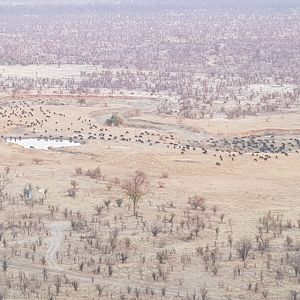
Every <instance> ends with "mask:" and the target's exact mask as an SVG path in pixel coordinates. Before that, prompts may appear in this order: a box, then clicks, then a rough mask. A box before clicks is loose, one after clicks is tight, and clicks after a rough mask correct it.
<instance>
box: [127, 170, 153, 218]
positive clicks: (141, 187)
mask: <svg viewBox="0 0 300 300" xmlns="http://www.w3.org/2000/svg"><path fill="white" fill-rule="evenodd" d="M122 188H123V190H124V191H125V194H126V196H127V197H128V198H129V199H130V200H131V201H132V203H133V213H134V214H135V212H136V206H137V204H138V203H139V202H140V201H141V200H142V198H143V196H145V195H146V194H147V193H148V192H149V191H150V184H149V181H148V178H147V175H146V174H145V173H144V172H141V171H136V172H135V174H134V176H133V177H132V178H130V179H127V180H125V181H124V183H123V185H122Z"/></svg>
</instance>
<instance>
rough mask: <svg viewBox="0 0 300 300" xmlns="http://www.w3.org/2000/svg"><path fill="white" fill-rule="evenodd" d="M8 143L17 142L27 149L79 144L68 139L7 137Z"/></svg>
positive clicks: (75, 145)
mask: <svg viewBox="0 0 300 300" xmlns="http://www.w3.org/2000/svg"><path fill="white" fill-rule="evenodd" d="M6 141H7V142H8V143H13V144H18V145H20V146H22V147H24V148H27V149H42V150H48V149H49V148H60V147H78V146H80V145H81V144H80V143H76V142H71V141H69V140H50V139H33V138H31V139H30V138H29V139H21V140H20V139H14V138H13V139H7V140H6Z"/></svg>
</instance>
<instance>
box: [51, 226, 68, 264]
mask: <svg viewBox="0 0 300 300" xmlns="http://www.w3.org/2000/svg"><path fill="white" fill-rule="evenodd" d="M48 227H49V228H50V231H51V235H52V237H51V241H50V242H49V247H48V250H47V252H46V262H47V264H48V266H49V267H51V268H52V269H57V270H63V269H62V268H61V267H60V266H59V265H58V263H57V259H56V254H57V252H58V251H59V248H60V244H61V242H62V239H63V236H64V231H65V230H66V229H67V228H69V227H70V223H69V222H57V223H52V224H50V225H49V226H48Z"/></svg>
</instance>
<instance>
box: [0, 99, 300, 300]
mask: <svg viewBox="0 0 300 300" xmlns="http://www.w3.org/2000/svg"><path fill="white" fill-rule="evenodd" d="M82 98H83V96H76V95H72V96H69V95H57V94H56V95H15V96H14V97H13V98H12V96H7V95H6V96H5V95H3V98H2V100H1V110H0V112H1V114H2V115H1V116H2V117H1V119H0V128H1V135H2V136H3V137H2V141H1V142H0V153H1V156H0V157H1V158H0V159H1V172H5V168H6V170H7V172H8V175H7V176H8V177H9V178H10V179H11V182H9V184H8V185H7V187H6V188H5V190H4V191H3V197H2V199H3V200H2V201H1V210H0V220H1V222H0V226H1V227H0V232H1V239H0V240H1V244H0V255H1V260H2V262H3V263H2V268H1V272H0V273H1V274H0V280H1V284H0V291H1V293H2V294H3V295H5V299H105V298H111V299H152V298H153V299H164V298H169V299H176V298H177V299H298V298H292V297H293V295H294V296H295V295H296V296H295V297H298V296H297V295H298V294H297V293H299V292H300V290H299V280H300V277H299V273H298V274H295V273H297V272H298V271H299V269H300V262H299V261H300V258H299V254H298V250H299V248H300V210H299V203H300V199H299V195H300V185H299V183H300V154H299V153H297V152H298V150H299V146H298V148H297V143H294V142H293V146H292V147H291V149H290V150H291V151H289V150H287V149H286V148H285V150H284V151H282V152H283V153H263V154H261V153H259V154H253V151H247V149H244V151H240V150H239V151H237V150H236V151H234V150H235V149H232V150H231V151H230V152H229V151H228V152H227V151H226V150H228V148H226V147H225V146H224V145H223V144H221V143H220V144H221V145H219V146H218V147H212V145H211V143H210V142H209V139H210V138H214V139H215V140H222V139H223V138H226V139H227V140H232V139H233V138H234V137H243V136H244V137H245V136H249V135H260V136H262V138H263V139H272V138H271V136H272V135H274V136H275V140H276V141H277V142H278V143H282V142H284V143H285V144H288V143H289V141H290V140H289V139H290V138H292V139H297V138H299V136H300V110H299V107H297V106H294V107H292V108H291V109H290V110H286V111H281V112H277V113H276V114H268V115H258V116H252V117H246V118H240V119H238V120H228V119H225V118H221V117H220V118H214V119H212V120H209V119H203V120H188V119H183V118H177V117H168V116H158V115H156V113H155V106H156V104H153V103H156V102H157V101H159V97H158V96H157V97H154V96H151V95H148V96H147V95H143V96H137V95H127V96H124V95H123V96H122V95H116V94H114V95H113V96H112V95H108V94H106V95H104V96H99V95H98V96H93V95H85V96H84V98H85V100H86V103H85V104H80V101H79V100H80V99H82ZM137 108H138V109H139V111H138V112H137V111H136V109H137ZM116 112H117V113H118V114H119V116H121V117H122V118H123V119H124V123H123V124H122V125H121V126H119V127H109V126H105V125H104V122H105V120H106V119H107V118H108V117H110V116H111V115H112V114H113V113H116ZM10 137H12V138H19V137H21V138H26V137H41V138H42V139H43V138H44V137H47V138H51V137H52V138H54V137H57V138H59V137H61V138H63V139H69V138H72V140H76V141H80V142H81V143H82V145H81V146H80V147H74V148H58V149H50V150H38V149H25V148H22V147H21V146H18V145H16V144H13V143H9V142H8V141H5V140H4V139H5V138H8V140H9V138H10ZM258 139H259V137H258ZM174 144H175V146H174ZM186 145H190V147H187V146H186ZM222 145H223V146H222ZM188 148H189V149H188ZM193 148H194V149H193ZM206 151H207V152H206ZM238 152H240V153H238ZM220 156H221V157H220ZM97 167H99V169H100V172H98V173H97V171H96V175H95V174H94V176H93V175H89V176H88V173H87V171H88V170H90V173H91V172H92V171H93V170H95V169H96V168H97ZM7 168H9V171H8V169H7ZM76 168H77V171H76ZM99 169H98V170H99ZM81 171H82V172H81ZM135 171H143V172H145V173H146V175H147V177H148V179H149V182H150V190H149V192H148V193H147V194H146V195H144V196H143V198H142V200H141V201H140V202H139V203H138V207H137V213H136V216H134V215H133V206H132V203H131V201H130V199H128V197H126V195H125V193H124V189H123V188H122V186H123V182H124V180H125V181H126V180H127V179H128V178H132V176H134V174H135ZM71 181H73V187H75V188H74V190H75V195H73V197H71V196H70V195H68V194H69V193H70V189H71V188H72V184H71ZM28 184H31V185H32V187H33V199H31V200H28V199H26V197H25V196H24V191H23V190H24V187H26V185H28ZM45 189H48V190H47V193H43V191H44V190H45ZM38 190H39V191H38ZM193 196H201V197H204V198H205V203H202V202H201V205H199V207H192V206H191V205H190V204H189V203H188V199H189V197H193ZM117 199H123V202H122V203H121V204H120V203H119V204H120V207H119V206H118V203H117V202H116V200H117ZM259 228H260V229H259ZM155 229H156V230H157V232H155ZM287 237H288V238H287ZM243 239H245V240H247V241H248V240H249V241H250V242H251V249H250V252H249V255H248V256H247V258H246V259H245V261H243V259H242V258H241V257H239V255H238V251H237V249H238V248H239V246H238V242H239V241H241V240H243ZM291 257H294V258H295V259H298V260H299V261H298V268H299V269H297V270H298V271H297V272H296V269H295V267H294V266H295V264H293V262H292V261H291ZM122 258H124V262H122ZM4 261H7V262H8V266H7V269H6V270H4V265H3V264H4ZM57 288H58V290H57ZM102 288H103V290H102Z"/></svg>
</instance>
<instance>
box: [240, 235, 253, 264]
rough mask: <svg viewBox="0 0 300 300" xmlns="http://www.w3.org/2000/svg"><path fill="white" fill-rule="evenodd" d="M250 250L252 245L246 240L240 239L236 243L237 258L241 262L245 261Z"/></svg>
mask: <svg viewBox="0 0 300 300" xmlns="http://www.w3.org/2000/svg"><path fill="white" fill-rule="evenodd" d="M251 249H252V243H251V241H250V240H248V239H242V240H240V241H238V242H237V243H236V250H237V252H238V256H239V258H241V259H242V260H243V261H245V260H246V258H247V257H248V255H249V252H250V250H251Z"/></svg>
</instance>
